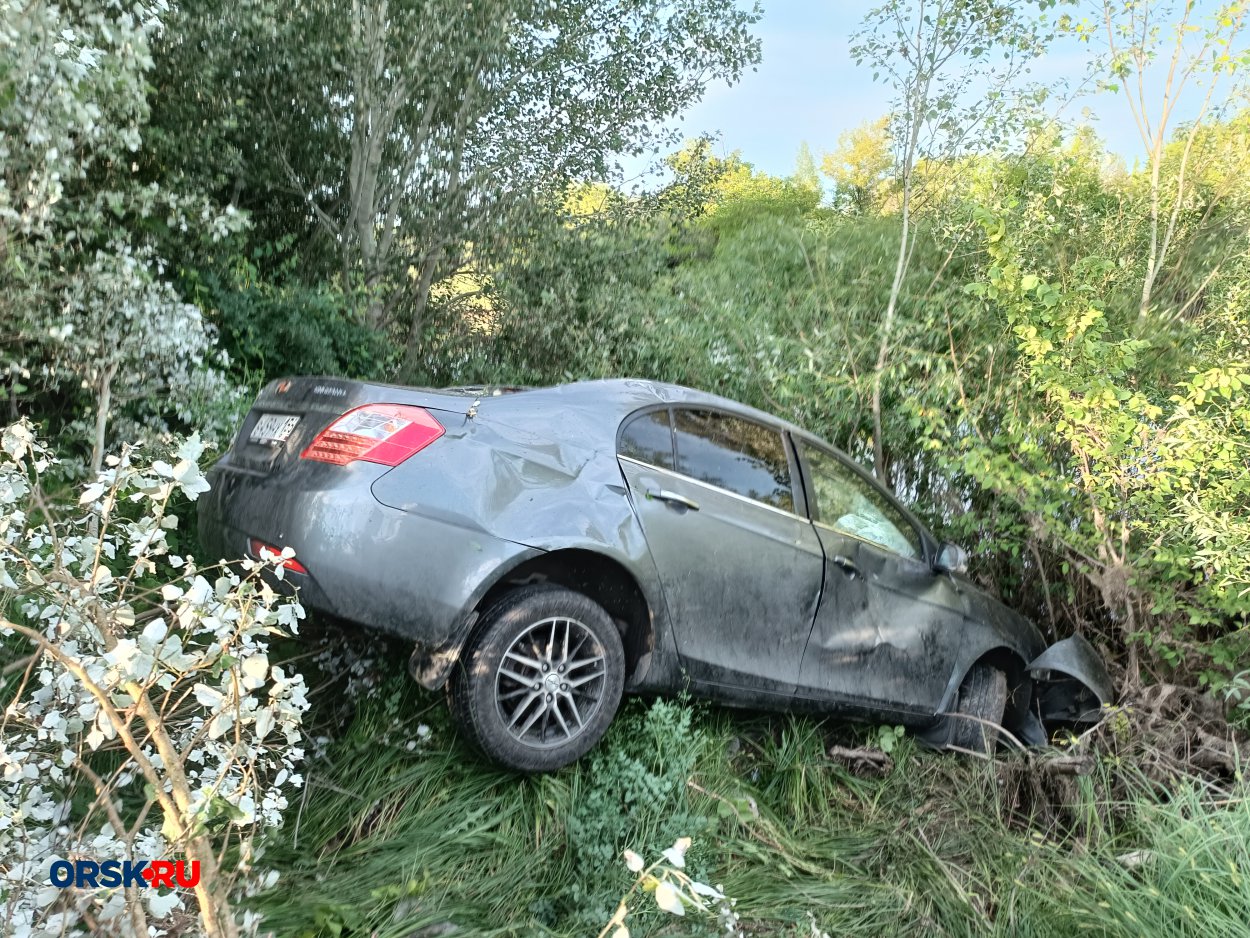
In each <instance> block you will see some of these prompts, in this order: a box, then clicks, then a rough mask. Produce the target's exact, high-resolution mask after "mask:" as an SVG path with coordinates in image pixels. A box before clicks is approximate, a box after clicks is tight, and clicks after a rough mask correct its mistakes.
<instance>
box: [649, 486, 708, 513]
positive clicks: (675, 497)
mask: <svg viewBox="0 0 1250 938" xmlns="http://www.w3.org/2000/svg"><path fill="white" fill-rule="evenodd" d="M647 498H648V499H656V500H657V501H661V502H668V503H669V504H670V505H681V506H682V507H683V508H689V509H690V510H691V511H698V510H699V503H698V502H696V501H695V500H694V499H693V498H686V496H685V495H679V494H677V493H676V492H670V491H669V490H668V489H647Z"/></svg>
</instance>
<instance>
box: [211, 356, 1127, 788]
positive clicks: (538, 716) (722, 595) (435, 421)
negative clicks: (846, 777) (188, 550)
mask: <svg viewBox="0 0 1250 938" xmlns="http://www.w3.org/2000/svg"><path fill="white" fill-rule="evenodd" d="M210 481H211V483H212V490H211V491H210V492H209V493H207V494H206V495H205V496H203V497H202V498H201V500H200V535H201V540H202V541H203V543H204V546H205V548H206V549H207V550H208V551H209V552H210V553H212V554H213V555H214V556H220V557H223V558H235V557H240V556H251V557H259V556H261V555H262V553H263V552H264V551H274V552H279V551H281V550H283V549H285V548H291V549H293V550H294V551H295V555H294V558H293V559H291V560H289V561H287V562H286V570H285V571H284V574H285V576H284V582H287V583H290V584H293V585H294V586H296V587H298V589H299V595H300V600H301V602H303V603H304V604H305V605H307V606H309V607H310V608H313V609H317V610H321V611H324V612H327V613H330V614H333V615H334V616H336V617H338V618H340V619H344V620H347V621H349V622H353V623H357V624H359V625H361V626H364V627H368V628H373V629H379V630H383V631H386V632H389V633H391V634H393V635H397V636H399V637H401V638H403V639H405V640H407V641H408V642H410V643H411V644H412V646H413V648H414V651H413V653H412V660H411V666H410V670H411V672H412V674H413V676H414V678H416V680H418V681H419V682H420V683H421V684H422V685H423V686H425V687H427V688H429V689H438V688H442V687H446V688H447V691H448V698H449V702H450V705H451V709H452V713H453V715H454V716H455V718H456V720H457V722H458V723H459V724H460V725H461V727H462V728H463V729H464V731H465V733H466V734H467V735H468V737H469V738H470V739H471V740H472V741H473V742H474V743H475V744H476V745H477V746H478V747H479V748H480V749H482V750H483V751H484V752H485V753H486V754H487V755H488V756H489V757H491V758H493V759H495V760H496V761H499V762H501V763H503V764H505V765H508V766H511V767H513V768H516V769H519V770H522V771H546V770H550V769H553V768H556V767H559V766H561V765H565V764H567V763H569V762H571V761H573V760H575V759H577V758H578V757H579V756H581V755H582V754H583V753H585V752H586V751H587V750H588V749H589V748H590V747H591V746H593V745H594V744H595V742H597V741H598V739H599V738H600V737H601V736H602V734H603V733H604V731H605V730H606V729H607V726H608V724H609V723H610V722H611V720H612V717H613V715H614V714H615V712H616V709H617V706H618V705H619V702H620V698H621V695H622V694H623V693H624V692H627V691H628V692H632V693H671V692H677V691H680V690H682V689H684V688H689V689H690V690H692V691H694V692H696V693H699V694H702V695H706V696H708V697H711V698H713V699H715V700H718V701H721V702H724V703H727V704H735V705H742V706H749V707H756V708H763V709H779V710H786V709H803V710H811V711H816V712H820V713H829V714H834V715H838V716H844V717H849V718H855V719H861V720H871V721H878V722H886V721H888V722H891V723H901V724H904V725H906V726H908V727H910V728H912V729H913V730H914V731H916V732H917V733H919V734H920V735H921V737H922V738H923V739H925V740H927V741H928V742H930V743H931V744H933V745H937V746H948V747H952V748H960V749H972V750H974V751H985V750H986V749H988V748H990V747H992V746H993V745H994V743H995V741H996V736H997V730H996V728H997V727H1002V728H1003V729H1004V730H1006V731H1007V732H1009V733H1011V734H1012V735H1013V736H1015V737H1016V738H1017V739H1019V740H1021V741H1022V742H1024V743H1026V744H1041V743H1044V742H1045V741H1046V739H1047V727H1048V726H1049V725H1051V724H1055V723H1067V724H1071V723H1079V722H1082V721H1088V720H1091V719H1097V717H1098V713H1099V710H1100V708H1101V707H1102V706H1103V705H1105V704H1108V703H1110V702H1111V685H1110V681H1109V679H1108V676H1107V672H1106V669H1105V667H1104V665H1103V663H1102V661H1101V659H1100V658H1099V656H1098V654H1097V653H1096V652H1095V651H1094V649H1093V648H1092V647H1090V645H1089V644H1088V643H1087V642H1086V641H1085V640H1084V639H1082V638H1080V637H1077V636H1074V637H1072V638H1068V639H1066V640H1064V641H1061V642H1059V643H1057V644H1055V645H1052V646H1050V647H1049V648H1047V647H1046V643H1045V642H1044V640H1043V639H1042V636H1041V634H1040V632H1039V631H1038V630H1037V628H1036V627H1035V626H1034V625H1033V624H1032V623H1031V622H1029V621H1028V620H1027V619H1025V618H1023V617H1022V616H1020V615H1018V614H1016V613H1014V612H1013V611H1011V610H1010V609H1008V608H1007V607H1006V606H1004V605H1002V604H1001V603H999V602H998V601H997V600H996V599H994V598H993V597H991V596H990V595H989V594H988V593H986V592H984V591H983V590H981V589H979V588H978V587H977V586H975V585H974V584H973V583H972V582H971V581H970V580H969V579H967V578H966V577H965V576H964V567H965V564H966V559H967V558H966V556H965V555H964V553H963V551H961V550H960V549H959V548H957V547H955V546H953V545H943V544H940V543H938V542H937V541H936V540H935V539H934V538H933V536H932V535H931V534H930V533H929V532H928V531H927V530H926V529H925V527H924V525H923V524H921V523H920V521H919V520H918V519H917V518H916V517H915V516H914V515H912V514H911V513H910V512H909V511H908V510H907V509H906V508H905V507H903V506H902V505H901V504H900V503H899V502H898V501H897V500H896V499H895V498H894V497H893V496H892V495H890V494H889V493H888V492H887V491H886V490H884V489H883V488H882V487H881V486H879V485H878V484H877V483H876V482H875V481H874V480H873V479H872V478H871V477H870V476H869V475H867V474H866V473H865V472H864V471H863V470H862V469H860V468H859V467H858V466H856V465H855V464H854V462H853V461H852V460H850V459H849V458H848V457H847V456H845V455H844V454H843V453H841V452H839V451H838V450H837V449H835V448H834V447H832V446H830V445H829V444H827V443H825V442H823V441H821V440H820V439H818V438H817V437H816V436H814V435H812V434H810V433H807V432H806V431H804V430H802V429H801V428H799V427H796V426H793V425H791V424H789V423H787V422H785V421H782V420H780V419H778V418H775V417H772V416H770V415H768V414H766V413H763V412H761V411H758V410H755V409H753V408H750V407H747V406H745V405H741V404H737V403H735V402H733V401H730V400H727V399H724V398H721V397H717V396H714V395H710V394H705V393H702V392H698V391H693V390H690V389H688V388H683V387H679V386H676V385H668V384H660V383H655V382H649V381H637V380H627V379H619V380H609V381H593V382H580V383H576V384H570V385H563V386H559V387H553V388H542V389H516V390H509V391H508V392H506V393H505V392H503V391H502V390H500V389H495V390H491V389H486V388H459V389H444V390H425V389H417V388H403V387H395V386H388V385H381V384H368V383H362V382H355V381H348V380H342V379H334V378H290V379H283V380H281V381H275V382H272V383H271V384H269V385H268V386H267V387H266V388H265V389H264V390H263V391H262V392H261V394H260V396H259V397H258V399H257V400H256V402H255V404H254V406H253V408H252V410H251V412H250V413H249V414H248V416H247V418H246V419H245V421H244V423H243V425H242V427H241V429H240V431H239V434H238V436H237V438H236V440H235V442H234V445H233V446H232V448H231V449H230V450H229V452H227V453H226V455H225V456H224V457H223V458H222V459H221V460H220V461H219V462H218V463H217V464H216V465H215V466H214V467H213V469H212V471H211V473H210Z"/></svg>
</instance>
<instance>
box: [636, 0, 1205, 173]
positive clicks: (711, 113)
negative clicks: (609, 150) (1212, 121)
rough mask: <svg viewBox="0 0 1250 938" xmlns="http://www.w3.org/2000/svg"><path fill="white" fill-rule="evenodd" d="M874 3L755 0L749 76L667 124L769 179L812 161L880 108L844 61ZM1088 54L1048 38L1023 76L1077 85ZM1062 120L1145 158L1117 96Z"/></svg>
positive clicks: (1102, 97)
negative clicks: (801, 157) (759, 55)
mask: <svg viewBox="0 0 1250 938" xmlns="http://www.w3.org/2000/svg"><path fill="white" fill-rule="evenodd" d="M877 2H880V0H877ZM875 5H876V3H869V2H854V0H763V7H764V15H763V19H762V20H761V21H760V22H759V23H757V24H756V26H755V34H756V35H757V36H759V38H760V40H761V42H762V45H763V60H762V62H761V63H760V65H759V67H758V70H757V71H755V72H747V73H746V74H745V75H744V76H743V77H742V79H741V80H740V81H739V82H738V84H736V85H734V86H733V87H730V86H728V85H726V84H725V83H724V82H717V83H715V84H714V85H712V86H711V87H710V88H709V89H708V91H707V94H706V95H705V97H704V98H703V100H702V101H701V102H700V103H699V104H697V105H695V106H694V107H693V108H692V109H691V110H690V111H689V112H687V113H686V114H685V115H684V117H683V118H682V119H680V120H678V121H675V122H673V124H672V126H675V127H677V128H679V129H680V130H681V132H682V135H683V136H684V137H695V136H698V135H699V134H700V133H710V134H719V139H718V141H717V143H716V146H715V150H716V152H717V153H718V154H720V155H727V154H729V153H732V152H734V151H740V153H741V155H742V158H743V159H745V160H746V161H747V162H749V163H751V164H752V165H754V166H755V167H756V168H757V169H760V170H763V171H765V172H768V173H771V174H773V175H779V176H785V175H789V174H790V173H791V172H793V171H794V165H795V157H796V156H797V154H798V150H799V145H800V144H801V143H802V142H804V141H806V142H807V144H808V146H810V147H811V150H812V153H813V154H814V155H815V157H816V159H817V161H818V162H819V160H820V155H821V153H823V152H826V151H829V150H832V149H833V148H834V147H836V146H837V142H838V135H839V134H840V133H842V132H843V131H845V130H849V129H851V128H853V127H855V126H857V125H859V124H862V123H864V122H865V121H868V120H872V119H874V118H877V117H880V116H881V115H883V114H885V113H886V112H887V111H888V110H889V106H890V98H891V91H890V89H889V88H888V87H887V86H885V85H883V84H879V83H874V82H873V80H872V71H871V69H870V68H869V67H868V66H867V65H864V66H857V65H856V64H855V63H854V61H852V59H851V56H850V45H851V35H852V34H853V33H854V32H856V31H857V30H858V29H859V27H860V24H861V21H862V20H863V17H864V15H865V14H866V13H867V12H868V11H869V10H870V9H871V8H872V7H873V6H875ZM1214 6H1215V3H1214V2H1211V0H1199V3H1198V9H1199V12H1201V11H1202V9H1203V8H1206V9H1208V10H1209V9H1211V8H1213V7H1214ZM1074 12H1077V11H1076V10H1074ZM1094 51H1095V50H1092V49H1090V48H1089V47H1088V46H1081V45H1079V44H1078V43H1076V42H1075V41H1073V40H1062V41H1060V42H1057V43H1056V44H1055V45H1053V46H1052V49H1051V51H1050V52H1048V53H1047V55H1046V56H1045V57H1044V58H1043V59H1042V60H1040V61H1038V62H1037V63H1036V64H1035V67H1034V69H1033V73H1032V78H1034V79H1035V80H1040V81H1043V82H1047V83H1049V82H1051V81H1053V80H1056V79H1063V78H1068V79H1072V80H1073V81H1074V82H1079V81H1080V79H1082V78H1083V77H1084V76H1085V74H1086V66H1087V63H1088V61H1089V59H1090V57H1091V55H1092V54H1093V53H1094ZM1154 77H1155V78H1156V79H1161V77H1162V75H1161V74H1160V75H1157V76H1154ZM1197 101H1198V99H1197V97H1195V96H1193V95H1187V96H1186V100H1184V101H1182V107H1181V108H1180V109H1179V111H1180V114H1181V116H1182V117H1183V116H1184V115H1185V113H1192V112H1193V110H1194V108H1195V107H1196V105H1197ZM1061 116H1062V117H1064V118H1066V119H1082V120H1084V121H1085V122H1087V123H1090V124H1091V125H1092V126H1093V127H1094V128H1095V130H1096V131H1097V132H1098V134H1099V136H1100V137H1102V139H1103V140H1104V142H1105V143H1106V144H1107V147H1108V149H1109V150H1111V152H1113V153H1116V154H1118V155H1119V156H1121V157H1123V158H1124V161H1125V164H1126V165H1127V166H1128V167H1132V166H1133V164H1134V161H1140V160H1142V159H1143V158H1144V152H1145V151H1144V147H1143V144H1142V142H1141V138H1140V137H1139V135H1138V131H1137V128H1136V125H1135V123H1134V121H1133V118H1132V114H1131V112H1130V111H1129V109H1128V105H1127V103H1126V102H1125V99H1124V96H1123V95H1122V94H1113V93H1109V92H1104V93H1102V94H1097V95H1093V94H1091V95H1088V96H1082V97H1081V98H1079V99H1077V100H1076V101H1075V102H1073V103H1072V104H1070V105H1068V106H1067V107H1066V108H1065V110H1064V112H1063V114H1062V115H1061ZM646 163H647V161H645V160H627V161H625V163H624V168H625V171H626V176H627V177H629V176H633V175H634V174H636V173H640V172H642V171H643V169H644V167H645V165H646Z"/></svg>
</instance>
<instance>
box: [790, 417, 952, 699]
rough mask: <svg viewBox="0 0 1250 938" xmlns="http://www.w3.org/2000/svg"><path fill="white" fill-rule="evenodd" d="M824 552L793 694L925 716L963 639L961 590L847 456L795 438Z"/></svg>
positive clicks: (910, 524) (909, 523)
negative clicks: (821, 584) (816, 603)
mask: <svg viewBox="0 0 1250 938" xmlns="http://www.w3.org/2000/svg"><path fill="white" fill-rule="evenodd" d="M795 447H796V451H797V454H798V456H799V459H800V462H801V465H802V468H803V476H804V479H805V481H806V482H807V487H806V488H807V495H808V505H809V510H810V513H811V516H812V518H813V521H814V524H815V529H816V533H817V535H818V536H819V538H820V541H821V544H822V545H823V547H824V551H825V557H826V568H825V589H824V593H823V595H822V597H821V602H820V608H819V610H818V611H817V613H816V621H815V624H814V625H813V627H812V632H811V639H810V641H809V642H808V645H807V650H806V651H805V653H804V655H803V663H802V666H801V668H800V673H799V682H798V689H797V691H796V694H797V696H798V697H799V698H802V699H808V700H815V701H827V702H829V703H832V704H835V705H836V704H845V705H848V706H850V707H851V708H852V709H858V710H862V711H864V712H867V713H874V714H879V713H880V712H881V711H893V712H896V713H898V714H899V715H900V716H903V715H906V714H916V713H924V714H932V713H933V712H934V711H935V710H936V708H937V707H938V706H939V704H940V702H941V699H942V694H943V692H944V690H945V689H946V684H947V681H948V680H949V678H950V675H951V671H952V668H953V666H954V663H955V658H956V655H957V653H958V651H959V645H960V641H961V637H962V631H961V630H962V626H963V623H964V617H965V612H966V604H965V601H964V596H963V594H962V593H961V592H960V589H959V586H958V584H957V583H955V582H954V581H953V579H952V578H951V577H949V576H946V575H943V574H939V573H937V572H935V571H934V569H933V567H932V566H931V564H930V563H929V562H928V560H927V558H926V556H925V541H924V538H923V537H922V536H921V533H920V531H919V529H918V527H917V526H916V525H915V524H914V523H913V522H912V521H911V519H910V518H908V517H907V515H906V514H905V513H904V512H903V511H902V510H901V509H900V508H899V507H898V506H897V505H896V504H895V503H894V502H893V500H892V499H891V498H890V497H889V496H888V495H887V494H886V493H885V492H884V490H882V489H881V488H880V486H878V485H877V484H876V483H875V482H873V481H872V480H870V479H868V478H867V477H866V476H865V475H864V474H863V473H861V472H860V471H859V470H858V469H856V468H854V467H852V466H851V464H850V463H849V461H848V460H846V459H845V458H844V457H842V456H841V455H839V454H837V453H835V452H834V451H832V450H830V449H825V448H824V447H821V446H819V445H817V444H816V443H814V442H813V441H808V440H802V439H796V440H795Z"/></svg>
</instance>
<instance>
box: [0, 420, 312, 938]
mask: <svg viewBox="0 0 1250 938" xmlns="http://www.w3.org/2000/svg"><path fill="white" fill-rule="evenodd" d="M2 442H3V449H2V452H0V589H2V590H3V606H2V607H0V636H3V641H4V645H3V646H0V648H2V649H3V650H4V652H5V657H6V659H9V663H8V664H7V666H6V667H5V668H4V669H3V670H2V671H0V682H2V683H0V698H2V700H3V703H4V706H5V710H4V716H3V718H2V720H0V728H2V729H3V736H2V740H3V741H2V742H0V872H2V873H3V878H2V879H0V926H2V929H0V930H3V931H4V932H5V933H6V934H10V935H45V934H48V935H51V934H58V935H59V934H65V933H70V934H74V933H81V932H84V931H89V932H90V933H92V934H97V935H106V934H114V933H116V934H142V935H148V934H165V933H166V931H167V930H168V929H170V928H173V927H175V923H177V925H176V927H177V928H178V929H179V930H180V931H181V932H182V933H183V934H185V933H187V932H188V930H191V931H194V929H191V928H190V926H188V924H187V915H186V913H185V912H182V913H180V911H179V910H180V909H182V908H183V896H182V895H181V894H180V893H179V892H178V891H169V892H166V893H164V894H162V893H160V892H158V890H157V889H156V888H145V889H139V888H137V887H134V886H130V887H128V888H125V889H121V890H118V889H115V888H114V889H109V888H104V887H100V888H87V887H83V888H75V887H70V888H67V889H64V890H62V889H57V888H52V887H50V886H49V885H48V883H49V871H50V867H49V864H50V863H51V862H53V861H54V860H56V859H58V858H64V859H70V860H76V859H84V860H93V861H97V862H102V861H106V860H115V861H127V860H129V861H141V860H154V859H157V858H164V857H179V858H183V859H185V860H186V861H189V862H191V863H195V864H198V867H199V874H200V879H199V883H198V885H196V886H195V887H194V895H195V900H196V905H197V907H198V918H199V923H200V930H201V931H202V932H203V934H205V935H208V936H211V938H216V936H230V935H234V934H235V933H236V931H237V929H236V923H235V920H234V916H233V912H232V911H231V892H232V889H236V888H240V887H242V886H244V885H245V884H246V881H247V880H248V879H249V878H254V877H255V876H256V875H258V871H257V870H255V869H254V868H253V865H252V864H253V861H254V860H255V859H256V858H255V857H254V856H253V854H252V842H253V838H254V836H255V834H256V832H257V831H259V830H262V829H264V828H267V827H273V826H276V825H279V824H281V823H282V810H283V809H284V808H285V807H286V805H287V800H286V796H287V793H288V792H289V791H291V789H293V788H296V787H298V786H299V785H300V784H301V779H300V776H299V775H298V774H297V769H298V766H299V763H300V761H301V760H302V757H303V752H302V750H301V748H300V746H299V743H300V721H301V718H302V715H303V713H304V711H305V710H306V709H307V706H308V704H307V700H306V699H305V688H304V682H303V679H302V678H301V677H300V676H299V675H297V674H290V673H287V671H286V670H284V669H283V668H281V667H278V666H271V664H270V661H269V655H268V640H269V636H271V635H276V634H281V633H282V632H283V631H284V630H285V629H294V628H295V627H296V625H297V623H298V620H299V619H300V618H301V617H302V615H303V611H302V610H301V608H300V607H299V606H298V605H297V604H295V603H293V602H287V601H283V600H280V599H279V597H278V596H277V595H276V594H275V592H274V590H273V589H271V588H270V587H269V586H268V585H267V584H265V583H264V582H262V581H261V580H260V579H259V577H258V575H257V574H258V570H257V569H256V568H255V565H249V566H251V567H252V569H250V570H249V571H246V575H245V576H243V577H241V576H240V575H239V574H238V573H235V572H231V571H229V570H216V571H215V570H214V569H212V568H200V567H199V566H197V564H196V563H195V560H194V558H192V557H190V556H179V555H176V554H174V553H173V552H172V551H171V549H170V534H171V532H172V531H174V530H175V529H176V528H177V526H178V518H177V516H176V515H174V514H172V513H171V512H170V510H169V509H170V504H171V501H172V500H173V499H174V498H175V496H178V495H180V496H185V497H187V498H192V499H194V498H195V497H197V496H198V495H200V494H202V493H203V492H204V491H206V490H207V488H208V484H207V482H206V481H205V479H204V477H203V476H202V475H201V474H200V471H199V469H198V467H197V465H196V460H197V459H198V457H199V456H200V453H201V449H202V447H201V445H200V444H199V441H198V440H197V439H196V438H192V439H190V440H188V441H187V442H185V443H184V444H183V445H182V446H181V447H180V448H179V449H178V451H177V452H176V453H175V454H174V460H173V461H172V464H171V462H166V461H164V460H160V459H157V460H155V461H152V462H151V463H150V464H145V463H139V462H137V461H135V460H134V456H135V454H134V452H133V451H130V450H123V452H122V454H121V455H120V456H113V457H110V458H109V468H108V469H107V470H106V471H105V472H103V473H101V474H100V476H99V479H98V480H97V481H95V482H93V483H91V484H90V485H87V486H85V487H84V489H83V490H82V493H81V497H80V498H79V499H78V502H77V504H69V505H64V504H49V503H48V501H47V499H46V497H45V495H44V493H43V492H42V490H41V488H40V477H41V476H42V475H44V474H46V473H48V472H49V471H50V470H52V468H53V467H54V465H55V463H56V460H55V458H54V457H53V456H52V455H51V454H50V453H49V452H48V450H47V449H45V448H44V447H43V446H42V445H41V444H40V443H39V442H38V441H37V440H36V439H35V436H34V434H33V432H32V431H31V429H30V427H29V425H28V424H16V425H14V426H11V427H9V428H8V429H6V430H5V431H4V432H3V438H2ZM274 573H275V575H278V576H280V575H281V567H280V566H276V567H275V569H274ZM227 849H228V850H229V856H230V857H231V859H232V860H233V862H234V865H235V866H237V871H238V874H241V876H242V879H243V881H242V882H236V881H235V880H236V874H235V873H228V872H227V869H229V865H228V864H221V863H219V860H220V858H221V857H222V856H223V852H224V851H226V850H227ZM149 929H152V930H151V931H150V930H149Z"/></svg>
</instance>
